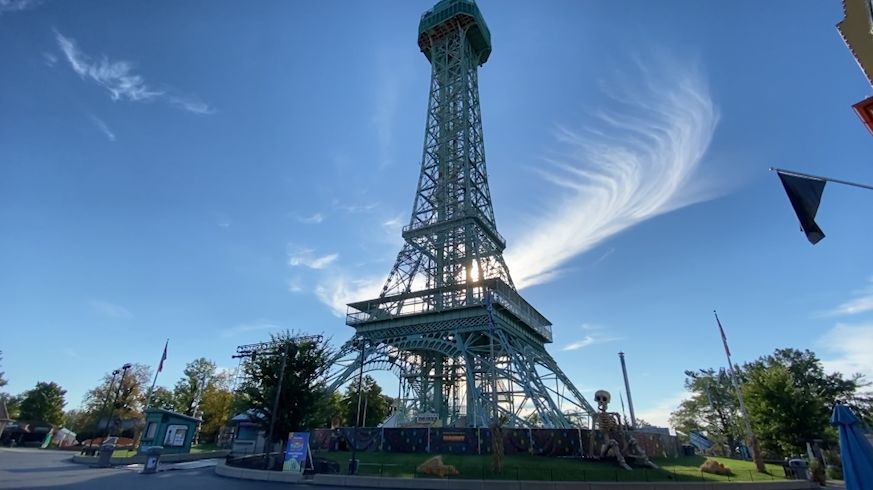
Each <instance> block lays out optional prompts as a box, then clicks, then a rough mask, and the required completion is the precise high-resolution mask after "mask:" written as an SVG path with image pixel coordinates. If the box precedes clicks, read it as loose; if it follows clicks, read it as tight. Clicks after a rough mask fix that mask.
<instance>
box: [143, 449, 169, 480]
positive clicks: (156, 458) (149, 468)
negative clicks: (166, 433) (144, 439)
mask: <svg viewBox="0 0 873 490" xmlns="http://www.w3.org/2000/svg"><path fill="white" fill-rule="evenodd" d="M163 451H164V447H163V446H149V447H147V448H145V453H146V460H145V465H143V467H142V472H143V473H144V474H145V473H157V472H158V463H160V461H161V453H162V452H163Z"/></svg>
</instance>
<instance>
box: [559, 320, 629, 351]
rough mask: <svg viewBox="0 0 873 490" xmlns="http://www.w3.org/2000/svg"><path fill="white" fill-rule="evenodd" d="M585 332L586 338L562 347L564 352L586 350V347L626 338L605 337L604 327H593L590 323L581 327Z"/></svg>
mask: <svg viewBox="0 0 873 490" xmlns="http://www.w3.org/2000/svg"><path fill="white" fill-rule="evenodd" d="M579 328H580V329H581V330H582V331H583V332H586V334H585V336H583V337H582V338H581V339H579V340H576V341H574V342H570V343H569V344H567V345H565V346H564V347H561V350H562V351H572V350H579V349H584V348H585V347H590V346H592V345H595V344H605V343H607V342H616V341H618V340H622V339H624V337H615V336H610V335H604V334H603V333H602V332H603V331H604V330H605V328H604V327H602V326H600V325H591V324H588V323H583V324H582V326H581V327H579Z"/></svg>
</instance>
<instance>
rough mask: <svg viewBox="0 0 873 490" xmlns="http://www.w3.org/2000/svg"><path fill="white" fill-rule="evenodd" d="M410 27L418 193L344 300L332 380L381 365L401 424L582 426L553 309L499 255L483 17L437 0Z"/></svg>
mask: <svg viewBox="0 0 873 490" xmlns="http://www.w3.org/2000/svg"><path fill="white" fill-rule="evenodd" d="M418 32H419V35H418V46H419V47H420V48H421V51H422V53H424V55H425V56H426V57H427V59H428V61H429V62H430V64H431V69H432V71H431V82H430V100H429V102H428V108H427V123H426V133H425V138H424V152H423V156H422V162H421V173H420V175H419V178H418V189H417V190H416V193H415V203H414V204H413V208H412V215H411V217H410V221H409V224H408V225H407V226H405V227H404V228H403V239H404V241H405V243H404V245H403V248H402V249H401V250H400V253H399V254H398V255H397V261H396V263H395V264H394V267H393V268H392V269H391V273H390V274H389V275H388V280H387V281H386V282H385V286H384V287H383V288H382V292H381V294H380V295H379V297H378V298H375V299H370V300H366V301H359V302H355V303H350V304H349V305H348V307H349V311H348V315H347V317H346V324H348V325H349V326H351V327H354V329H355V335H354V337H353V338H352V339H351V340H349V341H348V342H346V343H345V344H344V345H343V346H342V347H341V348H340V350H339V351H338V353H337V355H336V358H335V359H334V360H333V366H334V367H333V372H332V374H331V375H330V377H329V378H328V383H329V389H330V390H331V391H334V390H336V389H338V388H339V387H340V386H341V385H342V384H344V383H345V382H347V381H349V380H351V379H354V378H356V377H357V376H358V375H359V373H362V372H364V371H375V370H388V371H391V372H393V373H394V374H396V375H397V376H398V379H399V381H400V386H399V397H398V404H397V407H396V408H397V413H396V414H395V416H394V417H396V418H397V419H396V420H395V421H394V422H395V423H397V424H398V425H402V424H403V423H404V422H406V423H414V422H415V421H416V420H417V421H419V422H422V421H428V422H431V421H433V422H437V423H438V424H440V425H442V426H453V427H487V426H489V425H490V424H491V423H492V421H494V420H495V419H497V418H500V419H501V420H502V423H503V424H504V425H505V426H508V427H535V426H543V427H550V428H570V427H579V426H587V425H588V421H589V420H590V419H589V416H591V415H593V414H594V413H595V411H594V409H593V408H592V407H591V405H590V404H589V403H588V402H587V401H586V400H585V398H584V397H583V396H582V394H581V393H579V391H578V390H577V389H576V388H575V387H574V386H573V383H571V382H570V380H569V379H568V378H567V376H566V375H565V374H564V373H563V372H562V371H561V369H560V368H559V367H558V365H557V363H556V362H555V360H554V359H553V358H552V356H550V355H549V353H548V352H547V351H546V349H545V344H546V343H550V342H551V341H552V330H551V323H550V322H549V321H548V320H547V319H546V318H545V317H544V316H543V315H542V314H540V313H539V312H538V311H537V310H536V309H535V308H534V307H533V306H531V305H530V304H529V303H528V302H527V301H525V300H524V298H522V297H521V295H519V293H518V292H517V291H516V289H515V285H514V284H513V282H512V277H511V276H510V274H509V268H508V267H507V266H506V262H505V261H504V260H503V255H502V254H503V250H504V249H505V248H506V241H505V240H504V239H503V237H502V236H501V235H500V233H498V232H497V224H496V222H495V220H494V210H493V208H492V205H491V194H490V191H489V189H488V173H487V172H486V170H485V147H484V143H483V138H482V115H481V112H480V109H479V82H478V70H479V66H481V65H483V64H485V62H486V61H488V57H489V55H490V54H491V34H490V32H489V31H488V26H487V25H486V24H485V20H484V19H483V18H482V14H481V12H480V11H479V7H478V6H477V5H476V3H475V2H474V1H472V0H442V1H440V2H439V3H437V4H436V5H435V6H434V7H433V8H432V9H431V10H428V11H427V12H425V13H424V14H423V15H422V17H421V22H420V24H419V27H418ZM362 365H363V368H362Z"/></svg>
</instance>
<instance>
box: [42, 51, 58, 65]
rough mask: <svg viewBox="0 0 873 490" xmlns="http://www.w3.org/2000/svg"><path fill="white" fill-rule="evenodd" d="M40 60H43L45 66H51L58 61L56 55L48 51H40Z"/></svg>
mask: <svg viewBox="0 0 873 490" xmlns="http://www.w3.org/2000/svg"><path fill="white" fill-rule="evenodd" d="M42 60H43V62H45V65H46V66H49V67H52V66H55V64H57V62H58V57H57V56H55V55H54V54H52V53H49V52H48V51H45V52H43V53H42Z"/></svg>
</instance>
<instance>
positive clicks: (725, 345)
mask: <svg viewBox="0 0 873 490" xmlns="http://www.w3.org/2000/svg"><path fill="white" fill-rule="evenodd" d="M713 313H715V312H713ZM715 321H716V323H718V331H719V332H721V341H722V343H723V344H724V351H725V352H727V355H729V356H730V355H731V350H730V348H729V347H728V344H727V337H726V336H725V334H724V328H722V326H721V320H719V319H718V314H717V313H716V315H715Z"/></svg>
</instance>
